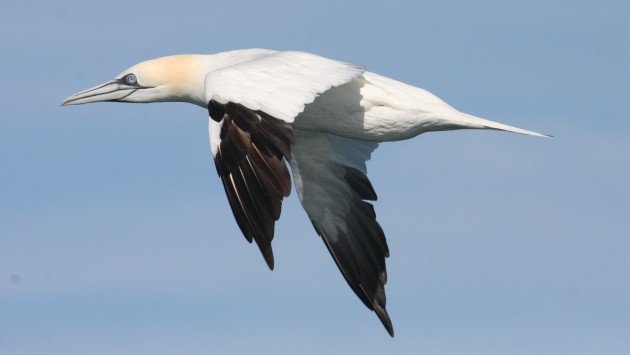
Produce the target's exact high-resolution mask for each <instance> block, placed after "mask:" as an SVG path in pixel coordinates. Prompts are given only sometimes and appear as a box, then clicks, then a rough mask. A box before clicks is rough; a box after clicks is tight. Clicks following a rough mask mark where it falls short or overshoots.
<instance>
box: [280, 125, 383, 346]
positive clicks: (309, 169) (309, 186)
mask: <svg viewBox="0 0 630 355" xmlns="http://www.w3.org/2000/svg"><path fill="white" fill-rule="evenodd" d="M294 133H295V142H296V144H295V145H294V146H293V149H292V153H293V159H292V160H291V167H292V169H293V178H294V179H295V186H296V189H297V192H298V195H299V197H300V201H301V202H302V206H304V209H305V210H306V213H307V214H308V216H309V218H310V219H311V222H313V226H314V227H315V230H316V231H317V233H318V234H319V235H320V236H321V237H322V239H323V240H324V243H325V244H326V247H328V251H330V254H331V255H332V257H333V259H334V260H335V262H336V263H337V266H338V267H339V270H341V273H342V274H343V276H344V277H345V279H346V281H347V282H348V284H349V285H350V287H351V288H352V290H353V291H354V293H356V295H357V296H358V297H359V298H360V299H361V301H363V303H364V304H365V305H366V306H367V307H368V308H369V309H371V310H373V311H374V312H376V314H377V315H378V317H379V319H380V320H381V322H382V323H383V325H384V326H385V328H386V329H387V331H388V332H389V333H390V335H392V336H393V327H392V323H391V320H390V319H389V315H388V314H387V310H386V309H385V289H384V286H385V283H386V282H387V272H386V270H385V258H386V257H388V256H389V250H388V248H387V241H386V240H385V234H384V233H383V230H382V229H381V227H380V225H379V224H378V222H377V221H376V214H375V212H374V207H373V206H372V204H370V203H369V202H366V200H367V201H375V200H376V198H377V197H376V193H375V192H374V189H373V188H372V184H371V183H370V180H368V178H367V175H366V173H367V171H366V166H365V162H366V161H367V160H369V159H370V155H371V153H372V151H374V149H376V147H377V146H378V143H376V142H368V141H358V140H353V139H348V138H343V137H339V136H336V135H333V134H328V133H321V132H309V131H302V130H295V132H294Z"/></svg>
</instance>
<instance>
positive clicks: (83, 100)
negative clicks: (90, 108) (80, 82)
mask: <svg viewBox="0 0 630 355" xmlns="http://www.w3.org/2000/svg"><path fill="white" fill-rule="evenodd" d="M137 89H138V88H136V87H133V86H129V85H125V84H123V83H121V82H120V81H118V80H112V81H108V82H106V83H103V84H100V85H97V86H95V87H93V88H90V89H87V90H84V91H81V92H78V93H76V94H74V95H72V96H70V97H68V98H67V99H65V100H63V102H62V103H61V106H66V105H80V104H87V103H90V102H99V101H119V100H120V99H123V98H125V97H127V96H129V95H131V94H132V93H133V92H134V91H136V90H137Z"/></svg>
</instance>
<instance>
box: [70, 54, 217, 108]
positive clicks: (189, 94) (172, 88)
mask: <svg viewBox="0 0 630 355" xmlns="http://www.w3.org/2000/svg"><path fill="white" fill-rule="evenodd" d="M208 57H209V56H206V55H199V54H184V55H174V56H168V57H162V58H157V59H152V60H147V61H144V62H140V63H138V64H136V65H134V66H132V67H131V68H129V69H126V70H124V71H123V72H122V73H120V75H118V76H116V78H115V79H114V80H111V81H108V82H106V83H103V84H100V85H97V86H95V87H93V88H90V89H87V90H84V91H81V92H79V93H76V94H74V95H72V96H70V97H68V98H67V99H65V100H64V101H63V103H62V104H61V105H62V106H65V105H79V104H87V103H91V102H102V101H108V102H164V101H169V102H190V103H194V104H197V105H200V106H204V107H205V105H206V103H205V97H204V79H205V75H206V73H207V72H208V65H209V61H208V59H209V58H208Z"/></svg>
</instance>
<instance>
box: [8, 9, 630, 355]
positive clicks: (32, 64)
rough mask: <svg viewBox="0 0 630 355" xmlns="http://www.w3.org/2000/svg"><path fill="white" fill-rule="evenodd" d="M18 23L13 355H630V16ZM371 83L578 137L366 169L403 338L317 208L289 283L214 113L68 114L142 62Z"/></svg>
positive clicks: (263, 14) (267, 15)
mask: <svg viewBox="0 0 630 355" xmlns="http://www.w3.org/2000/svg"><path fill="white" fill-rule="evenodd" d="M144 4H146V3H140V2H123V1H108V2H99V3H96V2H94V3H84V2H78V1H57V2H54V3H53V2H50V3H48V2H34V1H21V2H10V3H7V4H5V5H3V11H2V12H1V13H0V29H1V31H0V43H1V46H2V48H3V50H2V55H1V56H0V63H2V68H3V80H2V84H3V85H2V86H0V97H1V99H0V100H1V102H2V107H3V115H2V118H0V353H2V354H37V353H41V354H68V353H90V354H112V353H116V354H125V353H126V354H155V353H165V354H169V353H170V354H180V353H190V354H194V353H198V354H206V353H237V354H240V353H242V354H246V353H258V354H279V353H300V354H308V353H313V354H317V353H336V354H348V353H364V354H382V353H398V354H410V353H433V354H434V353H448V354H452V353H461V354H505V353H510V354H518V353H522V354H531V353H547V354H559V353H565V354H576V353H585V354H589V353H591V354H595V353H598V354H601V353H607V354H615V353H619V354H621V353H624V352H626V351H627V349H629V348H630V263H629V261H628V259H629V257H628V256H629V255H630V222H629V221H628V216H630V188H629V187H630V183H629V181H630V178H629V177H630V158H629V157H628V155H629V153H630V141H629V140H628V137H629V135H628V132H629V128H630V123H629V118H630V117H629V116H630V115H629V113H630V110H629V107H630V97H629V93H630V90H629V84H628V83H629V82H630V70H628V68H629V67H628V63H630V42H629V41H628V38H629V35H630V25H629V24H628V18H630V5H629V4H628V3H627V2H623V1H617V2H615V1H607V2H599V3H597V4H595V3H593V2H586V1H556V2H549V3H544V2H540V3H533V4H531V3H530V4H525V3H522V2H495V1H490V2H483V3H480V4H473V3H472V2H450V1H445V2H440V3H439V4H421V3H416V2H412V1H400V2H387V3H385V2H375V1H366V2H358V1H355V2H348V1H342V2H328V1H325V2H324V1H323V2H301V3H300V2H289V1H273V2H265V3H263V2H254V1H232V2H224V3H222V4H216V3H214V2H210V1H198V2H166V1H156V2H153V3H152V4H151V6H147V5H144ZM253 47H261V48H271V49H280V50H284V49H287V50H288V49H291V50H304V51H310V52H314V53H317V54H320V55H324V56H327V57H331V58H334V59H339V60H344V61H348V62H353V63H357V64H362V65H366V66H367V67H368V68H369V70H371V71H374V72H376V73H379V74H382V75H386V76H389V77H392V78H395V79H398V80H401V81H403V82H406V83H409V84H412V85H416V86H419V87H422V88H425V89H427V90H429V91H431V92H433V93H435V94H437V95H438V96H439V97H441V98H442V99H444V100H445V101H446V102H448V103H449V104H451V105H453V106H454V107H456V108H458V109H460V110H462V111H464V112H467V113H471V114H474V115H478V116H481V117H485V118H489V119H494V120H497V121H500V122H503V123H507V124H512V125H515V126H518V127H522V128H525V129H531V130H536V131H541V132H543V133H549V134H553V135H555V138H553V139H541V138H534V137H525V136H519V135H515V134H507V133H500V132H492V131H490V132H481V131H459V132H443V133H429V134H426V135H422V136H420V137H417V138H415V139H413V140H409V141H405V142H398V143H387V144H382V145H381V146H380V148H379V149H378V150H377V151H376V152H375V154H374V155H373V158H372V160H371V161H370V162H368V169H369V176H370V178H371V180H372V182H373V184H374V187H375V189H376V191H377V193H378V195H379V200H378V201H377V202H376V203H375V207H376V211H377V215H378V219H379V221H380V222H381V225H382V226H383V228H384V229H385V232H386V235H387V237H388V242H389V246H390V250H391V257H390V258H389V259H388V261H387V267H388V274H389V282H388V284H387V286H386V291H387V295H388V310H389V312H390V315H391V317H392V320H393V323H394V328H395V331H396V337H395V338H394V339H390V338H389V337H388V336H387V333H386V332H385V330H384V329H383V328H382V326H381V324H380V323H379V321H378V319H377V318H376V316H375V315H374V314H373V313H372V312H370V311H368V310H367V309H366V308H365V307H364V306H363V305H362V304H361V302H360V301H359V300H358V299H357V298H356V297H355V296H354V294H353V293H352V291H351V290H350V289H349V287H348V286H347V285H346V283H345V281H344V280H343V278H342V276H341V274H340V273H339V272H338V270H337V268H336V266H335V265H334V262H333V260H332V259H331V258H330V256H329V255H328V252H327V251H326V249H325V247H324V245H323V243H322V242H321V240H320V239H319V237H318V236H317V235H316V233H315V231H314V230H313V229H312V226H311V224H310V222H309V221H308V219H307V217H306V214H305V213H304V212H303V210H302V208H301V206H300V205H299V202H298V201H297V197H296V194H295V191H293V193H292V195H291V197H290V198H289V199H288V200H287V201H286V202H285V204H284V207H283V214H282V218H281V220H280V222H279V223H277V227H276V236H275V239H274V243H273V247H274V252H275V256H276V269H275V270H274V271H273V272H270V271H269V270H268V269H267V267H266V266H265V263H264V261H263V259H262V257H261V256H260V253H259V251H258V250H257V248H256V247H255V246H254V245H250V244H248V243H246V241H245V239H244V238H243V237H242V235H241V234H240V232H239V230H238V227H237V226H236V223H235V222H234V221H233V218H232V215H231V212H230V211H229V207H228V204H227V201H226V198H225V196H224V192H223V189H222V187H221V185H220V181H219V179H218V178H217V176H216V172H215V169H214V166H213V162H212V158H211V155H210V151H209V145H208V141H207V139H208V138H207V112H205V111H204V110H202V109H200V108H198V107H194V106H192V105H187V104H177V103H175V104H174V103H168V104H153V105H129V104H93V105H85V106H77V107H64V108H61V107H59V104H60V102H61V101H62V100H63V99H64V98H65V97H67V96H68V95H70V94H72V93H74V92H77V91H79V90H83V89H85V88H88V87H91V86H93V85H95V84H98V83H100V82H103V81H106V80H109V79H110V78H112V77H113V76H114V75H116V74H118V73H119V72H120V71H122V70H123V69H124V68H127V67H129V66H131V65H133V64H135V63H136V62H138V61H141V60H145V59H150V58H154V57H158V56H163V55H169V54H177V53H215V52H220V51H224V50H231V49H240V48H253Z"/></svg>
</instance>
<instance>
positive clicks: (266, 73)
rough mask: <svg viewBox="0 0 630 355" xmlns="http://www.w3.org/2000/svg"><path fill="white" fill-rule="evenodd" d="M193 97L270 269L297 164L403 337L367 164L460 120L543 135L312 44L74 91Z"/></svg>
mask: <svg viewBox="0 0 630 355" xmlns="http://www.w3.org/2000/svg"><path fill="white" fill-rule="evenodd" d="M97 101H117V102H158V101H178V102H189V103H192V104H196V105H198V106H201V107H204V108H206V107H207V108H208V110H209V116H210V119H209V121H210V124H209V132H210V145H211V150H212V154H213V155H214V157H215V164H216V166H217V171H218V173H219V176H220V177H221V180H222V182H223V185H224V187H225V191H226V194H227V197H228V201H229V203H230V206H231V208H232V211H233V213H234V217H235V219H236V222H237V224H238V226H239V228H240V229H241V231H242V232H243V235H244V236H245V237H246V238H247V240H248V241H250V242H252V241H256V243H257V245H258V246H259V248H260V250H261V252H262V254H263V256H264V257H265V260H266V262H267V264H268V265H269V267H270V268H273V266H274V258H273V252H272V249H271V240H272V239H273V235H274V223H275V221H276V220H278V219H279V217H280V208H281V203H282V199H283V197H286V196H288V194H289V192H290V189H291V187H290V176H289V173H288V171H287V168H286V165H285V164H284V162H283V160H286V161H288V162H289V163H290V166H291V169H292V172H293V179H294V183H295V186H296V190H297V192H298V196H299V198H300V201H301V203H302V206H303V207H304V209H305V210H306V212H307V214H308V216H309V218H310V219H311V221H312V223H313V226H314V227H315V229H316V231H317V233H318V234H319V235H320V236H321V237H322V239H323V241H324V243H325V245H326V247H327V248H328V249H329V251H330V253H331V255H332V257H333V259H334V260H335V262H336V263H337V265H338V267H339V269H340V270H341V272H342V274H343V276H344V277H345V279H346V281H348V284H349V285H350V287H351V288H352V290H353V291H354V292H355V293H356V294H357V296H358V297H359V298H360V299H361V300H362V301H363V303H364V304H365V305H366V306H367V307H368V308H370V309H372V310H374V311H375V313H376V314H377V315H378V317H379V319H380V320H381V321H382V323H383V325H384V326H385V327H386V328H387V330H388V332H389V333H390V334H391V335H393V327H392V325H391V321H390V319H389V315H388V314H387V311H386V310H385V291H384V285H385V283H386V282H387V275H386V271H385V258H386V257H388V256H389V250H388V248H387V243H386V240H385V235H384V233H383V231H382V229H381V228H380V226H379V224H378V222H377V221H376V214H375V211H374V208H373V206H372V204H371V203H369V202H368V201H374V200H376V192H375V191H374V189H373V187H372V185H371V184H370V182H369V180H368V178H367V170H366V165H365V162H366V161H367V160H369V159H370V155H371V153H372V151H374V149H376V147H377V146H378V142H384V141H397V140H402V139H408V138H412V137H414V136H417V135H419V134H421V133H425V132H430V131H442V130H453V129H495V130H503V131H509V132H514V133H520V134H527V135H533V136H544V135H542V134H540V133H537V132H532V131H527V130H523V129H520V128H516V127H512V126H508V125H505V124H501V123H498V122H493V121H489V120H486V119H482V118H478V117H475V116H471V115H468V114H464V113H462V112H459V111H458V110H456V109H454V108H453V107H451V106H450V105H448V104H446V103H445V102H444V101H442V100H441V99H439V98H438V97H437V96H435V95H433V94H431V93H430V92H428V91H426V90H424V89H421V88H417V87H414V86H410V85H407V84H404V83H401V82H398V81H395V80H392V79H389V78H386V77H383V76H380V75H378V74H374V73H370V72H367V71H365V68H363V67H361V66H357V65H353V64H348V63H344V62H339V61H335V60H331V59H327V58H323V57H320V56H317V55H314V54H310V53H304V52H276V51H271V50H263V49H250V50H240V51H232V52H224V53H219V54H215V55H178V56H170V57H163V58H158V59H154V60H149V61H146V62H142V63H139V64H137V65H134V66H133V67H131V68H129V69H127V70H125V71H123V72H122V73H121V74H120V75H119V76H117V77H116V78H115V79H114V80H112V81H109V82H106V83H104V84H102V85H98V86H96V87H94V88H92V89H88V90H85V91H83V92H80V93H78V94H75V95H73V96H71V97H69V98H68V99H66V100H65V101H64V103H63V105H71V104H82V103H89V102H97Z"/></svg>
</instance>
